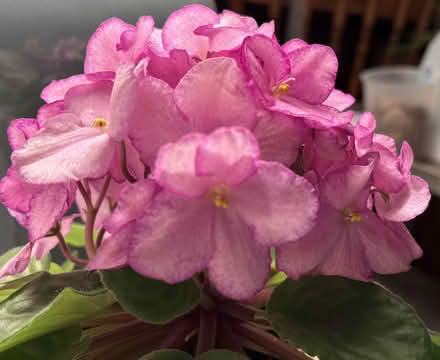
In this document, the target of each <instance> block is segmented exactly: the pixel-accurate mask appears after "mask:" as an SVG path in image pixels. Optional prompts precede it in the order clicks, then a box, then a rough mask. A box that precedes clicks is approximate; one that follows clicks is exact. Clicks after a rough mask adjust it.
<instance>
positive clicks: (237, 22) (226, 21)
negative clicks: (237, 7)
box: [217, 10, 258, 31]
mask: <svg viewBox="0 0 440 360" xmlns="http://www.w3.org/2000/svg"><path fill="white" fill-rule="evenodd" d="M219 19H220V22H219V23H218V25H217V26H218V27H223V26H232V27H235V28H240V29H243V30H246V31H257V30H258V24H257V22H256V21H255V19H254V18H252V17H250V16H242V15H239V14H237V13H235V12H233V11H230V10H223V11H222V13H221V14H220V15H219Z"/></svg>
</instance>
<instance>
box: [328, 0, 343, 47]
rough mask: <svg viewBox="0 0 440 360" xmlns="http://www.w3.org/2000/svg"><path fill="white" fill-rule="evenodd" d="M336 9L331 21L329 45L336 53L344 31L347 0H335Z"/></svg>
mask: <svg viewBox="0 0 440 360" xmlns="http://www.w3.org/2000/svg"><path fill="white" fill-rule="evenodd" d="M336 1H337V4H336V10H335V13H334V15H333V23H332V36H331V40H330V45H331V47H332V48H333V50H335V52H336V54H339V53H340V49H341V41H342V33H343V31H344V26H345V20H346V11H347V0H336Z"/></svg>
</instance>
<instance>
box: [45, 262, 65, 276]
mask: <svg viewBox="0 0 440 360" xmlns="http://www.w3.org/2000/svg"><path fill="white" fill-rule="evenodd" d="M49 272H50V273H51V274H62V273H63V272H64V269H63V268H62V267H61V266H60V265H58V264H57V263H54V262H53V263H50V266H49Z"/></svg>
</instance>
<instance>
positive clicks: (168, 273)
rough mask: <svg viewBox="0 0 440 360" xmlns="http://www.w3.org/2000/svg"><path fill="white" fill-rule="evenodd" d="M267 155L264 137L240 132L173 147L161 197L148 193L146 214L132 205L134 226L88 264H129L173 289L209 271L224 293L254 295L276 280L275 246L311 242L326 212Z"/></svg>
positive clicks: (161, 178)
mask: <svg viewBox="0 0 440 360" xmlns="http://www.w3.org/2000/svg"><path fill="white" fill-rule="evenodd" d="M258 158H259V150H258V146H257V143H256V140H255V138H254V137H253V136H252V134H251V133H250V132H249V131H248V130H246V129H244V128H238V127H232V128H220V129H217V130H216V131H214V132H213V133H212V134H210V135H203V134H200V133H191V134H188V135H186V136H184V137H183V138H181V139H180V140H179V141H177V142H175V143H172V144H168V145H165V146H164V147H163V148H162V149H161V150H160V152H159V155H158V157H157V160H156V164H155V167H154V172H153V179H154V180H156V181H157V183H158V184H159V185H160V186H161V187H162V191H160V192H158V193H157V192H155V191H154V189H152V188H151V189H150V190H149V191H144V193H145V194H146V196H145V197H143V200H142V202H143V205H145V206H144V207H142V206H141V205H140V204H136V199H132V203H133V206H135V210H134V211H132V212H130V215H128V216H127V217H126V218H125V220H123V221H122V222H119V225H118V226H120V225H122V224H123V223H126V225H122V227H119V229H118V230H117V231H116V232H115V233H114V234H113V235H112V236H111V237H109V238H108V239H107V240H105V241H104V243H103V245H102V247H101V248H100V249H99V251H98V254H97V256H96V258H94V259H93V260H92V262H91V264H90V266H89V267H90V268H92V269H99V268H109V267H110V268H112V267H115V266H116V267H117V266H123V265H127V264H128V265H130V266H131V267H132V268H133V269H134V270H136V271H137V272H139V273H141V274H143V275H145V276H148V277H152V278H156V279H161V280H164V281H166V282H169V283H177V282H180V281H183V280H185V279H188V278H190V277H191V276H192V275H194V274H195V273H197V272H199V271H203V270H205V269H206V270H207V272H208V276H209V278H210V281H211V282H212V283H213V284H214V285H215V286H216V287H217V289H218V290H219V291H220V292H221V293H222V294H224V295H225V296H228V297H231V298H234V299H246V298H248V297H250V296H252V295H254V294H255V293H256V292H258V291H259V290H261V289H262V288H263V286H264V284H265V282H266V281H267V279H268V276H269V273H270V251H269V250H270V247H271V246H275V245H281V244H283V243H285V242H287V241H295V240H297V239H298V238H301V237H302V236H304V235H305V234H306V233H307V232H308V231H309V230H310V229H311V228H312V226H313V225H314V220H315V214H316V211H317V208H318V202H317V198H316V195H315V190H314V187H313V186H312V185H311V184H310V183H309V182H308V181H307V180H306V179H304V178H302V177H300V176H297V175H295V174H294V173H293V172H291V171H290V170H289V169H287V168H285V167H283V166H282V165H280V164H278V163H273V162H265V161H261V160H258ZM150 184H151V183H150ZM139 186H147V187H148V186H152V185H149V184H148V183H143V184H142V183H141V184H140V185H139ZM136 209H137V210H136ZM118 217H120V215H118ZM131 219H134V220H132V221H130V220H131ZM127 221H130V222H128V223H127Z"/></svg>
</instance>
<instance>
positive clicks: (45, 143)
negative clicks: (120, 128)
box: [12, 114, 115, 184]
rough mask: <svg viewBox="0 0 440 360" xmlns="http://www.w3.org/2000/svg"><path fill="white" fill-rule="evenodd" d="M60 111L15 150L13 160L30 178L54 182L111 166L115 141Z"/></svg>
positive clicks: (100, 173)
mask: <svg viewBox="0 0 440 360" xmlns="http://www.w3.org/2000/svg"><path fill="white" fill-rule="evenodd" d="M67 115H68V114H66V115H59V116H57V117H55V118H53V119H52V121H51V124H50V127H46V128H45V129H44V130H42V131H41V132H39V133H38V135H36V136H34V137H32V138H31V139H30V140H29V141H28V142H27V143H26V146H25V147H24V148H23V149H20V150H16V151H14V152H13V154H12V162H13V163H14V164H15V165H16V167H17V169H18V170H19V172H20V174H21V176H23V178H24V179H25V180H26V181H29V182H32V183H37V184H50V183H59V182H66V181H69V180H75V181H76V180H81V179H84V178H97V177H101V176H103V175H104V174H105V173H106V172H107V171H108V169H109V166H110V162H111V160H112V157H113V152H114V146H115V145H114V143H113V141H112V140H111V139H110V137H109V136H108V135H107V134H106V133H102V132H101V130H99V129H95V128H80V127H77V126H76V125H74V124H71V123H70V124H69V123H66V122H64V120H66V118H69V117H71V116H67Z"/></svg>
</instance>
